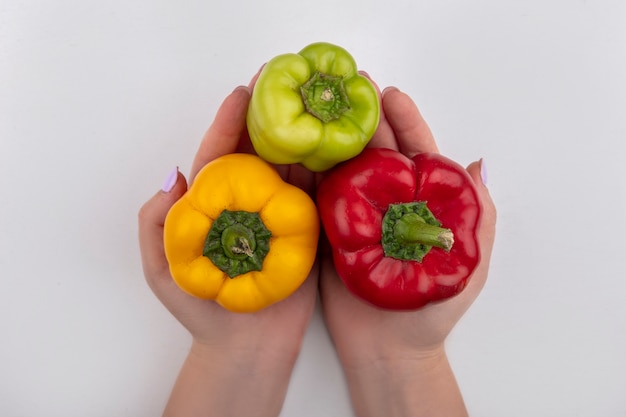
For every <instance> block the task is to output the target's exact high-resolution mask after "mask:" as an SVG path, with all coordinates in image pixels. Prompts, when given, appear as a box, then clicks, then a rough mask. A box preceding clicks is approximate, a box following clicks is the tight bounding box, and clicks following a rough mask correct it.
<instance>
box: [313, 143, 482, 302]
mask: <svg viewBox="0 0 626 417" xmlns="http://www.w3.org/2000/svg"><path fill="white" fill-rule="evenodd" d="M415 202H426V206H427V207H428V209H429V210H430V212H431V213H432V215H433V216H434V219H436V220H433V219H432V218H430V219H428V222H431V223H432V227H430V226H427V227H426V228H428V232H429V233H427V234H426V235H427V237H429V236H430V238H433V237H434V241H427V242H429V244H424V243H422V242H423V240H422V238H421V237H420V238H415V236H413V237H412V233H413V232H412V231H411V228H412V227H417V228H418V230H421V229H419V227H422V226H420V223H422V222H421V220H418V221H415V219H414V218H413V217H415V216H414V215H413V214H410V215H408V216H407V217H406V218H407V219H409V221H408V222H407V223H406V224H405V223H403V224H402V225H400V226H397V224H398V223H397V222H396V223H392V224H391V225H392V226H391V229H389V227H388V226H389V225H388V224H387V231H389V230H391V231H392V233H391V237H392V240H393V241H394V242H395V244H397V247H396V248H395V249H399V250H400V252H403V254H404V255H407V253H406V252H407V251H408V255H409V257H411V256H412V255H416V253H417V255H418V256H414V257H413V258H412V259H398V258H396V256H397V255H398V254H397V253H393V254H391V255H389V256H387V255H386V249H385V247H384V245H383V241H384V240H385V239H386V237H384V236H383V235H384V233H383V223H384V219H385V216H386V215H388V213H390V210H391V208H394V210H396V211H397V208H398V207H400V209H399V212H400V214H401V215H402V213H404V212H406V211H410V208H411V207H413V206H416V205H420V204H421V203H417V204H416V203H415ZM317 205H318V210H319V212H320V217H321V220H322V224H323V226H324V230H325V232H326V235H327V237H328V240H329V243H330V245H331V247H332V253H333V260H334V264H335V268H336V270H337V273H338V274H339V276H340V277H341V279H342V280H343V282H344V283H345V285H346V286H347V288H348V289H349V290H350V291H351V292H352V293H353V294H355V295H356V296H358V297H359V298H361V299H363V300H365V301H367V302H369V303H371V304H373V305H375V306H377V307H380V308H383V309H390V310H415V309H419V308H421V307H423V306H424V305H426V304H428V303H431V302H435V301H438V300H443V299H446V298H449V297H452V296H454V295H456V294H458V293H459V292H461V291H462V290H463V288H464V287H465V286H466V284H467V282H468V279H469V277H470V275H471V274H472V272H473V271H474V269H475V267H476V265H477V264H478V261H479V259H480V252H479V246H478V240H477V228H478V224H479V220H480V216H481V211H482V209H481V205H480V200H479V198H478V195H477V193H476V189H475V187H474V184H473V181H472V179H471V177H470V176H469V174H468V173H467V171H466V170H465V169H464V168H463V167H461V166H460V165H458V164H456V163H455V162H453V161H451V160H449V159H447V158H445V157H444V156H441V155H439V154H434V153H422V154H418V155H416V156H415V157H413V158H411V159H409V158H407V157H405V156H404V155H402V154H401V153H399V152H396V151H393V150H390V149H374V148H368V149H365V150H364V151H363V152H362V153H361V154H360V155H359V156H357V157H356V158H354V159H352V160H350V161H347V162H344V163H343V164H340V165H338V166H337V167H335V168H334V169H333V170H331V171H330V172H329V173H328V175H327V176H326V177H325V178H324V179H323V180H322V182H321V183H320V185H319V187H318V193H317ZM405 207H409V209H406V208H405ZM392 217H393V216H392ZM396 217H398V216H397V215H396ZM411 219H412V220H411ZM407 224H408V227H406V225H407ZM403 228H404V229H403ZM407 230H408V231H409V232H408V233H407ZM430 232H434V234H430ZM407 236H408V237H407ZM403 239H405V240H403ZM452 240H453V242H452ZM433 242H434V243H433ZM433 245H439V246H441V247H437V246H433ZM392 246H393V245H392ZM450 246H451V247H450ZM389 250H390V251H393V250H394V249H393V248H391V249H389ZM424 251H426V252H427V253H424ZM417 257H422V259H421V260H418V259H416V258H417Z"/></svg>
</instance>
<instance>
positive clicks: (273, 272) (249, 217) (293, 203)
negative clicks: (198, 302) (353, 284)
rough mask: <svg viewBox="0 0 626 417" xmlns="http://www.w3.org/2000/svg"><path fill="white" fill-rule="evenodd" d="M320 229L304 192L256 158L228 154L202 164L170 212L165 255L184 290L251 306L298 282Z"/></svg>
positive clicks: (278, 296)
mask: <svg viewBox="0 0 626 417" xmlns="http://www.w3.org/2000/svg"><path fill="white" fill-rule="evenodd" d="M319 229H320V226H319V219H318V215H317V209H316V207H315V203H314V202H313V200H312V199H311V198H310V197H309V196H308V194H306V193H305V192H304V191H302V190H301V189H299V188H297V187H295V186H293V185H291V184H288V183H286V182H284V181H283V180H282V178H281V177H280V176H279V175H278V173H277V172H276V170H275V169H274V168H273V167H272V166H271V165H270V164H268V163H267V162H265V161H263V160H262V159H261V158H259V157H257V156H255V155H249V154H229V155H225V156H222V157H220V158H218V159H215V160H213V161H212V162H210V163H208V164H207V165H206V166H205V167H204V168H203V169H202V170H201V171H200V173H199V174H198V175H197V177H196V179H195V180H194V182H193V184H192V185H191V187H190V188H189V190H188V191H187V192H186V193H185V194H184V195H183V196H182V197H181V198H180V199H179V200H178V201H177V202H176V203H175V204H174V205H173V206H172V208H171V209H170V211H169V212H168V214H167V217H166V220H165V228H164V244H165V255H166V257H167V260H168V262H169V267H170V272H171V275H172V277H173V278H174V281H175V282H176V283H177V284H178V286H179V287H180V288H182V289H183V290H184V291H186V292H187V293H189V294H191V295H193V296H195V297H198V298H202V299H212V300H215V301H216V302H217V303H218V304H220V305H221V306H223V307H224V308H226V309H227V310H230V311H234V312H241V313H249V312H255V311H259V310H261V309H263V308H265V307H267V306H270V305H272V304H274V303H276V302H278V301H281V300H283V299H285V298H287V297H288V296H289V295H291V294H292V293H293V292H294V291H296V290H297V289H298V287H299V286H300V285H301V284H302V283H303V282H304V280H305V279H306V278H307V276H308V274H309V272H310V270H311V268H312V266H313V263H314V261H315V256H316V251H317V242H318V238H319Z"/></svg>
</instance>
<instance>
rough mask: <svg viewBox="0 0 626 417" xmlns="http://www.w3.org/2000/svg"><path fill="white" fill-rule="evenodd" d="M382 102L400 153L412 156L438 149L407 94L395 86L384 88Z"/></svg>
mask: <svg viewBox="0 0 626 417" xmlns="http://www.w3.org/2000/svg"><path fill="white" fill-rule="evenodd" d="M382 104H383V111H384V112H385V117H386V118H387V120H388V122H389V125H390V126H391V129H392V130H393V132H394V135H395V138H396V140H397V142H398V147H399V148H400V151H401V152H402V153H404V154H405V155H407V156H409V157H412V156H414V155H415V154H418V153H421V152H438V151H439V150H438V148H437V144H436V143H435V138H434V137H433V134H432V132H431V131H430V128H429V127H428V125H427V124H426V121H425V120H424V118H423V117H422V115H421V114H420V112H419V110H418V108H417V106H416V105H415V102H413V100H412V99H411V98H410V97H409V96H408V95H406V94H405V93H403V92H401V91H400V90H398V89H397V88H395V87H392V88H386V89H385V91H384V93H383V97H382Z"/></svg>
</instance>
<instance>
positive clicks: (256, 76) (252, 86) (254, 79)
mask: <svg viewBox="0 0 626 417" xmlns="http://www.w3.org/2000/svg"><path fill="white" fill-rule="evenodd" d="M263 68H265V64H263V65H261V68H259V70H258V71H257V72H256V74H254V76H253V77H252V79H251V80H250V82H249V83H248V88H249V89H250V90H252V89H254V85H255V84H256V80H258V79H259V75H261V71H263Z"/></svg>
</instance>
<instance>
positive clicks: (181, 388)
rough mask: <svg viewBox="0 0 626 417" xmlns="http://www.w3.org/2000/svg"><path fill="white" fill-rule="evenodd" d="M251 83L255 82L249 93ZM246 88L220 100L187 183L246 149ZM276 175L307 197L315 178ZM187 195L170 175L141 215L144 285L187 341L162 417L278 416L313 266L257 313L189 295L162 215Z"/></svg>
mask: <svg viewBox="0 0 626 417" xmlns="http://www.w3.org/2000/svg"><path fill="white" fill-rule="evenodd" d="M253 83H254V79H253V81H252V83H251V85H250V87H251V86H252V84H253ZM250 87H239V88H237V89H236V90H235V91H234V92H233V93H232V94H230V95H229V96H228V97H227V98H226V99H225V101H224V102H223V104H222V106H221V107H220V109H219V110H218V112H217V115H216V118H215V121H214V122H213V124H212V125H211V127H210V128H209V129H208V131H207V132H206V134H205V136H204V139H203V140H202V143H201V144H200V148H199V150H198V153H197V155H196V158H195V160H194V163H193V166H192V169H191V175H190V182H192V181H193V180H194V178H195V177H196V175H197V174H198V172H199V171H200V169H201V168H202V167H203V166H205V165H206V164H207V163H209V162H210V161H213V160H215V159H216V158H218V157H221V156H223V155H226V154H230V153H232V152H235V151H238V152H244V151H248V150H250V149H251V146H250V144H249V139H248V138H247V133H246V129H245V117H246V110H247V107H248V104H249V101H250ZM280 173H281V175H282V177H283V178H284V179H285V180H287V181H288V182H290V183H294V184H297V185H298V186H299V187H300V188H302V189H305V190H307V189H308V190H309V192H311V189H312V187H313V185H314V179H313V175H312V174H311V173H310V172H308V171H306V170H304V169H303V168H302V167H299V166H293V167H291V166H285V167H281V169H280ZM186 190H187V184H186V181H185V178H184V176H183V175H182V174H181V173H179V172H178V170H174V171H173V172H172V174H171V175H170V176H168V179H167V181H166V184H165V185H164V188H163V190H161V191H159V192H157V193H156V195H154V196H153V197H152V198H151V199H150V200H149V201H148V202H147V203H145V205H144V206H143V207H142V209H141V211H140V213H139V241H140V247H141V254H142V261H143V268H144V273H145V277H146V280H147V282H148V284H149V285H150V287H151V288H152V290H153V292H154V293H155V294H156V296H157V297H158V298H159V300H160V301H161V302H162V303H163V304H164V305H165V307H166V308H167V309H168V310H169V311H170V312H171V313H172V314H173V315H174V317H176V318H177V319H178V320H179V321H180V322H181V324H182V325H183V326H184V327H185V328H187V330H189V332H190V333H191V336H192V338H193V342H192V347H191V351H190V353H189V355H188V357H187V360H186V361H185V364H184V365H183V368H182V370H181V372H180V374H179V377H178V380H177V382H176V384H175V386H174V389H173V391H172V394H171V397H170V400H169V403H168V406H167V409H166V411H165V415H176V416H185V415H197V411H198V410H204V412H206V411H207V410H210V411H211V413H212V414H214V415H231V414H233V415H259V416H260V415H267V416H276V415H278V414H279V412H280V409H281V407H282V403H283V400H284V396H285V393H286V389H287V386H288V382H289V377H290V374H291V371H292V368H293V365H294V363H295V360H296V357H297V355H298V353H299V350H300V346H301V343H302V337H303V336H304V332H305V329H306V326H307V324H308V322H309V319H310V317H311V314H312V312H313V309H314V305H315V296H316V291H317V282H318V267H317V263H316V264H315V265H314V267H313V269H312V271H311V273H310V275H309V277H308V278H307V279H306V281H305V282H304V284H302V286H301V287H300V288H299V289H298V290H297V291H296V292H295V293H294V294H292V295H291V296H289V297H288V299H286V300H284V301H282V302H280V303H277V304H276V305H272V306H270V307H268V308H265V309H263V310H262V311H260V312H257V313H249V314H236V313H232V312H229V311H227V310H225V309H224V308H222V307H221V306H219V305H218V304H217V303H215V302H213V301H211V300H202V299H199V298H196V297H193V296H191V295H188V294H187V293H185V292H184V291H182V290H181V289H180V288H179V287H178V286H177V285H176V283H175V282H174V280H173V279H172V276H171V274H170V270H169V265H168V262H167V259H166V258H165V252H164V246H163V225H164V222H165V218H166V214H167V213H168V211H169V210H170V208H171V207H172V206H173V205H174V204H175V203H176V202H177V201H178V200H179V199H180V198H181V197H182V195H183V194H184V193H185V191H186Z"/></svg>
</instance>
